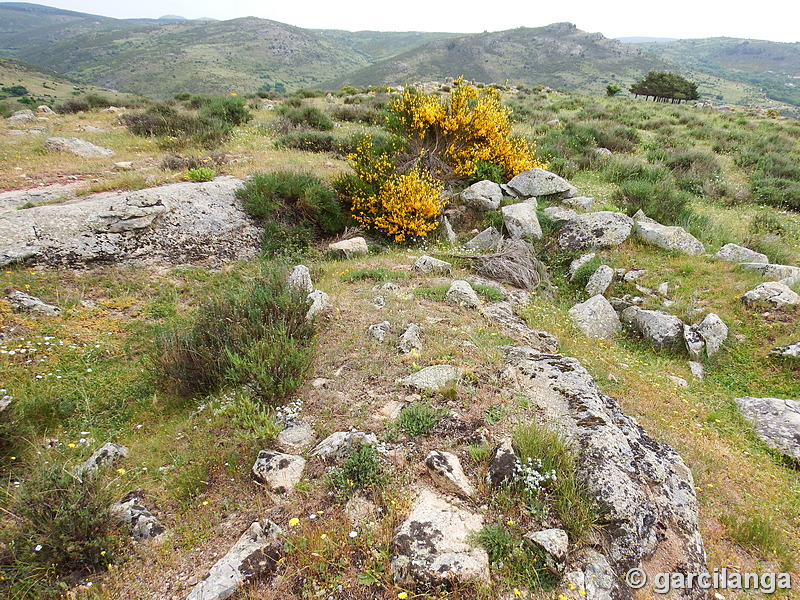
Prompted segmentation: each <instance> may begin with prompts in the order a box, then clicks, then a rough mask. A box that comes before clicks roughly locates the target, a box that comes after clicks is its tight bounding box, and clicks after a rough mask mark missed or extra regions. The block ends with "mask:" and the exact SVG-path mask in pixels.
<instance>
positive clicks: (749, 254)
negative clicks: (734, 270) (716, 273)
mask: <svg viewBox="0 0 800 600" xmlns="http://www.w3.org/2000/svg"><path fill="white" fill-rule="evenodd" d="M714 257H715V258H718V259H719V260H725V261H728V262H737V263H764V264H767V263H769V258H767V255H766V254H761V252H756V251H755V250H750V248H745V247H744V246H739V245H737V244H725V245H724V246H723V247H722V248H720V249H719V252H717V253H716V254H715V255H714Z"/></svg>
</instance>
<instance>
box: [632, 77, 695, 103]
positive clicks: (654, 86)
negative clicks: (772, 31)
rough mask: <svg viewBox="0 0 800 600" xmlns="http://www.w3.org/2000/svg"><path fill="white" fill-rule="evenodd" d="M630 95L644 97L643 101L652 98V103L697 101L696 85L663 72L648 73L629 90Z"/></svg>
mask: <svg viewBox="0 0 800 600" xmlns="http://www.w3.org/2000/svg"><path fill="white" fill-rule="evenodd" d="M629 90H630V92H631V94H633V95H634V96H636V97H637V98H638V97H639V96H644V97H645V99H646V100H647V99H650V97H651V96H652V97H653V101H654V102H673V103H675V102H677V103H678V104H680V103H681V102H683V101H684V100H697V99H699V98H700V96H699V95H698V93H697V84H696V83H694V82H692V81H689V80H688V79H686V78H684V77H681V76H680V75H676V74H675V73H667V72H664V71H650V72H649V73H648V74H647V75H646V76H645V78H644V79H642V80H641V81H639V82H637V83H634V84H633V85H632V86H631V87H630V88H629Z"/></svg>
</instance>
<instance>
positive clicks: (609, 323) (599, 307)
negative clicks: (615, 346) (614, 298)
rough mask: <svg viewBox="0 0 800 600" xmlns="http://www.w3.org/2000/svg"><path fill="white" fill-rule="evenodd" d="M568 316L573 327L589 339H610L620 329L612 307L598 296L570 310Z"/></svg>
mask: <svg viewBox="0 0 800 600" xmlns="http://www.w3.org/2000/svg"><path fill="white" fill-rule="evenodd" d="M569 316H570V319H572V322H573V323H574V324H575V327H577V328H578V329H580V330H581V331H582V332H583V333H584V335H587V336H589V337H598V338H605V339H610V338H612V337H614V335H616V333H617V332H618V331H619V330H620V329H622V323H621V322H620V320H619V316H618V315H617V313H616V311H615V310H614V307H613V306H611V303H610V302H609V301H608V300H606V298H605V297H604V296H602V295H600V294H597V295H596V296H592V297H591V298H589V299H588V300H587V301H586V302H581V303H579V304H576V305H575V306H573V307H572V308H570V309H569Z"/></svg>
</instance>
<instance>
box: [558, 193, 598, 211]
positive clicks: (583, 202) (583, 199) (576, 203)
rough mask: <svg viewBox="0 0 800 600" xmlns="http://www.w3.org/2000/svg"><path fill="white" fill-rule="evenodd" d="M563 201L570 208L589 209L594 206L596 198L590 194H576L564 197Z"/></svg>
mask: <svg viewBox="0 0 800 600" xmlns="http://www.w3.org/2000/svg"><path fill="white" fill-rule="evenodd" d="M562 203H563V204H564V205H566V206H569V207H570V208H575V209H577V210H582V211H587V210H592V208H593V207H594V198H591V197H589V196H575V197H573V198H564V200H562Z"/></svg>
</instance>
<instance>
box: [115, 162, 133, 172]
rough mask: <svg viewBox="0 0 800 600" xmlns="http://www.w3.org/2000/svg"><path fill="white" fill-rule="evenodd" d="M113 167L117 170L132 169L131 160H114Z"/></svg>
mask: <svg viewBox="0 0 800 600" xmlns="http://www.w3.org/2000/svg"><path fill="white" fill-rule="evenodd" d="M114 168H115V169H117V170H118V171H132V170H133V162H132V161H130V160H122V161H120V162H115V163H114Z"/></svg>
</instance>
